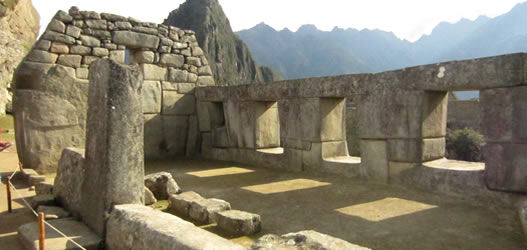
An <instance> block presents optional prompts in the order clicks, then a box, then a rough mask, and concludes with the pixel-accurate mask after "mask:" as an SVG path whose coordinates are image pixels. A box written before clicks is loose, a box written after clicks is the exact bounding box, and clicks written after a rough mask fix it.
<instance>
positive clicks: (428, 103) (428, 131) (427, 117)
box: [421, 91, 448, 137]
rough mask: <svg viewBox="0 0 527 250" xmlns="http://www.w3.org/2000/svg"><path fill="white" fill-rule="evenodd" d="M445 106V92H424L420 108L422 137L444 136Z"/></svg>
mask: <svg viewBox="0 0 527 250" xmlns="http://www.w3.org/2000/svg"><path fill="white" fill-rule="evenodd" d="M447 106H448V94H447V92H437V91H427V92H425V95H424V100H423V109H422V112H423V113H422V122H423V125H422V127H421V136H422V137H439V136H446V123H447Z"/></svg>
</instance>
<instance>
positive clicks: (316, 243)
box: [249, 230, 369, 250]
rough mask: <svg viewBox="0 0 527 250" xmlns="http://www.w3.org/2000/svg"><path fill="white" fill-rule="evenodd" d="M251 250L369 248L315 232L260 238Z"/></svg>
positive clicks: (355, 249)
mask: <svg viewBox="0 0 527 250" xmlns="http://www.w3.org/2000/svg"><path fill="white" fill-rule="evenodd" d="M249 249H252V250H271V249H353V250H359V249H360V250H365V249H369V248H365V247H361V246H358V245H355V244H351V243H349V242H347V241H344V240H341V239H339V238H335V237H332V236H329V235H327V234H322V233H319V232H316V231H313V230H306V231H300V232H297V233H289V234H284V235H282V236H278V235H274V234H267V235H264V236H262V237H260V238H259V239H258V240H257V241H256V242H255V243H254V244H253V245H252V246H251V247H250V248H249Z"/></svg>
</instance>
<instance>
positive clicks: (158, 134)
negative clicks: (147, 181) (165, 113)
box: [144, 114, 165, 159]
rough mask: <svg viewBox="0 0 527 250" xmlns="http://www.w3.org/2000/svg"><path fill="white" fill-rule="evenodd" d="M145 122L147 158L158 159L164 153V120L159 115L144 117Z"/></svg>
mask: <svg viewBox="0 0 527 250" xmlns="http://www.w3.org/2000/svg"><path fill="white" fill-rule="evenodd" d="M144 121H145V128H144V129H145V137H144V145H145V149H144V151H145V158H146V159H156V158H159V157H161V154H162V153H163V151H164V147H165V146H164V134H163V119H162V118H161V115H159V114H146V115H144Z"/></svg>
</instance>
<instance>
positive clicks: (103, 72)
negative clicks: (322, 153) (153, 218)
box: [82, 59, 144, 235]
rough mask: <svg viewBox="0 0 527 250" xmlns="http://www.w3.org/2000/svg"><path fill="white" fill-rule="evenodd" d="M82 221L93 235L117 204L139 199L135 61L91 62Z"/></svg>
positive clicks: (139, 124) (139, 105)
mask: <svg viewBox="0 0 527 250" xmlns="http://www.w3.org/2000/svg"><path fill="white" fill-rule="evenodd" d="M89 78H90V92H89V98H88V104H89V105H88V119H87V125H86V127H87V129H86V163H85V164H86V171H85V175H84V177H85V178H84V183H83V186H82V191H83V192H82V193H83V208H84V209H83V210H82V218H83V221H84V222H86V223H87V224H88V226H89V227H90V228H92V229H93V230H94V231H95V232H96V233H97V234H98V235H103V233H104V232H105V229H104V228H105V225H106V218H107V214H108V213H109V211H110V210H111V209H112V207H113V206H114V205H117V204H141V205H143V204H144V184H143V178H144V151H143V135H144V133H143V111H142V100H141V99H142V75H141V72H140V70H139V68H138V67H137V66H135V67H134V66H128V65H122V64H117V63H116V62H115V61H112V60H108V59H101V60H98V61H96V62H95V63H93V64H92V65H91V69H90V76H89Z"/></svg>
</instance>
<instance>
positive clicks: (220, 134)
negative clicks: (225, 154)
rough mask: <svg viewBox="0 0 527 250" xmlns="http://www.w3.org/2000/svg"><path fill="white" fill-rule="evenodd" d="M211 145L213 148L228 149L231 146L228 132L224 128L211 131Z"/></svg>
mask: <svg viewBox="0 0 527 250" xmlns="http://www.w3.org/2000/svg"><path fill="white" fill-rule="evenodd" d="M212 145H213V146H214V147H215V148H228V147H229V146H231V142H230V140H229V132H228V130H227V128H226V127H219V128H213V129H212Z"/></svg>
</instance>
